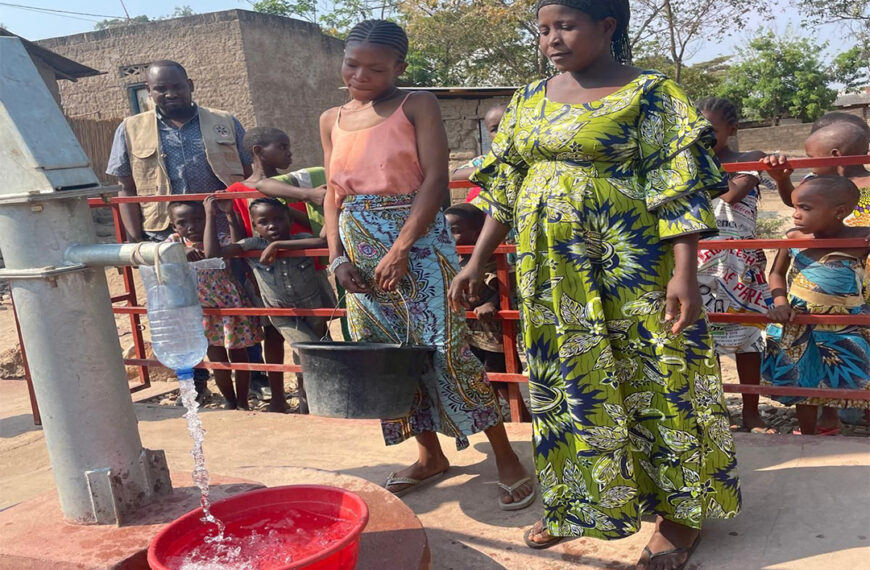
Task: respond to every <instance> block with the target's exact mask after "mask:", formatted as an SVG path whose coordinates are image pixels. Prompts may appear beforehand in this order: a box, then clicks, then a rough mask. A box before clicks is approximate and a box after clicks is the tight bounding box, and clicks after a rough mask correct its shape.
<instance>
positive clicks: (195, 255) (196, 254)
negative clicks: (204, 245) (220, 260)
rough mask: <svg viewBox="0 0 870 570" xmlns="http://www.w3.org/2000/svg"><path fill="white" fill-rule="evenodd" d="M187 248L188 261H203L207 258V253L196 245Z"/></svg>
mask: <svg viewBox="0 0 870 570" xmlns="http://www.w3.org/2000/svg"><path fill="white" fill-rule="evenodd" d="M185 250H186V251H187V260H188V261H201V260H203V259H205V254H204V253H203V252H202V251H201V250H199V249H196V248H194V247H187V248H185Z"/></svg>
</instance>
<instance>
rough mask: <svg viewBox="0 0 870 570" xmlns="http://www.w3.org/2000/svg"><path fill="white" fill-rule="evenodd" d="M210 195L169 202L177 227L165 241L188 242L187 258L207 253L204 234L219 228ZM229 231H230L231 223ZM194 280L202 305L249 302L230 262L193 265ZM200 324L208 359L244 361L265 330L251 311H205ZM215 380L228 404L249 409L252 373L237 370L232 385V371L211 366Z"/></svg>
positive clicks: (234, 305)
mask: <svg viewBox="0 0 870 570" xmlns="http://www.w3.org/2000/svg"><path fill="white" fill-rule="evenodd" d="M215 203H216V202H215V199H214V196H210V197H208V198H206V200H205V202H204V203H202V202H172V203H171V204H169V217H170V220H171V223H172V229H173V230H174V232H175V233H173V234H172V235H170V236H169V238H168V239H167V240H166V241H169V242H180V243H183V244H184V245H185V247H187V257H188V259H189V260H191V261H197V260H202V259H206V257H207V256H206V254H205V251H204V246H203V236H204V235H206V234H208V233H210V232H215V233H216V232H217V229H216V227H215V218H214V208H215ZM217 204H220V205H221V207H222V208H223V207H228V208H232V202H230V201H224V202H217ZM230 231H231V233H232V231H233V229H232V224H231V230H230ZM232 237H233V236H231V235H230V236H227V235H225V234H222V235H221V236H220V239H221V240H223V241H224V242H227V243H229V241H230V240H231V239H232ZM195 271H196V283H197V287H198V292H199V302H200V304H202V306H203V307H204V308H221V309H225V308H237V307H246V306H250V303H248V302H247V300H246V298H245V295H244V292H243V289H242V286H241V285H240V284H239V282H238V281H237V280H236V278H235V277H234V276H233V274H232V272H231V271H230V269H229V265H227V266H225V267H224V268H223V269H211V268H196V269H195ZM203 328H204V329H205V336H206V338H207V339H208V353H207V354H208V359H209V360H210V361H212V362H227V361H230V360H231V361H232V362H248V354H247V348H248V347H249V346H253V345H254V344H257V343H259V342H261V341H262V340H263V330H262V328H261V327H260V324H259V321H258V319H257V318H255V317H235V316H233V317H230V316H211V315H205V316H204V317H203ZM214 378H215V382H216V383H217V385H218V389H219V390H220V392H221V394H222V395H223V397H224V398H225V399H226V406H227V408H230V409H235V408H241V409H243V410H247V409H248V387H249V384H250V381H251V373H250V372H249V371H247V370H236V385H235V389H233V378H232V372H231V371H229V370H215V371H214Z"/></svg>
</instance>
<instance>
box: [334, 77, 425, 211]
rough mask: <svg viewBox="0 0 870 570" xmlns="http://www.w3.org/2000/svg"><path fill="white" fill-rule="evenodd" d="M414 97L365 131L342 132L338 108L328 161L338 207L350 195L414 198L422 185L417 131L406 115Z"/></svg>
mask: <svg viewBox="0 0 870 570" xmlns="http://www.w3.org/2000/svg"><path fill="white" fill-rule="evenodd" d="M411 95H413V94H412V93H409V94H407V95H405V97H404V98H403V99H402V102H401V103H400V104H399V106H398V107H397V108H396V110H395V111H393V113H392V114H391V115H390V116H389V117H387V118H386V119H384V120H383V121H381V122H380V123H377V124H376V125H372V126H371V127H367V128H364V129H357V130H346V129H343V128H342V127H341V123H340V121H341V108H339V110H338V113H336V119H335V121H336V122H335V127H334V128H333V129H332V137H331V138H332V154H331V156H330V161H329V183H330V185H331V186H332V187H333V188H334V190H335V196H336V202H337V203H338V205H339V206H340V205H341V203H342V201H343V200H344V197H345V196H349V195H351V194H370V195H399V194H413V193H414V192H416V191H417V190H418V189H419V188H420V186H421V185H422V184H423V177H424V176H423V169H422V167H421V166H420V159H419V156H418V154H417V130H416V128H415V127H414V124H413V123H412V122H411V121H410V119H409V118H408V115H407V113H406V112H405V104H406V103H407V101H408V99H409V98H410V97H411Z"/></svg>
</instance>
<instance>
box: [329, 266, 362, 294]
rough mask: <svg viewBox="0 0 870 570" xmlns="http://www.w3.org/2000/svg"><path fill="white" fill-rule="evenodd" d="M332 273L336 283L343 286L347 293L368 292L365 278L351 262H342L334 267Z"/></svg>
mask: <svg viewBox="0 0 870 570" xmlns="http://www.w3.org/2000/svg"><path fill="white" fill-rule="evenodd" d="M333 275H335V280H336V281H337V282H338V284H339V285H341V286H342V287H344V290H345V291H347V292H348V293H368V292H369V289H368V287H367V286H366V283H365V280H364V279H363V278H362V275H360V273H359V269H357V267H356V265H354V264H353V263H342V264H341V265H339V266H338V267H336V268H335V272H334V273H333Z"/></svg>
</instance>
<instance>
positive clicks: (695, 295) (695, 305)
mask: <svg viewBox="0 0 870 570" xmlns="http://www.w3.org/2000/svg"><path fill="white" fill-rule="evenodd" d="M701 306H702V301H701V288H700V287H699V286H698V276H697V274H692V273H674V276H673V277H671V280H670V281H668V290H667V297H666V301H665V322H668V323H669V322H672V321H673V320H674V319H676V322H675V323H674V325H673V326H672V327H671V333H673V334H675V335H676V334H680V333H681V332H683V331H684V330H685V329H686V327H688V326H689V325H692V324H694V323H695V321H697V320H698V319H699V318H700V316H701Z"/></svg>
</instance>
